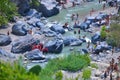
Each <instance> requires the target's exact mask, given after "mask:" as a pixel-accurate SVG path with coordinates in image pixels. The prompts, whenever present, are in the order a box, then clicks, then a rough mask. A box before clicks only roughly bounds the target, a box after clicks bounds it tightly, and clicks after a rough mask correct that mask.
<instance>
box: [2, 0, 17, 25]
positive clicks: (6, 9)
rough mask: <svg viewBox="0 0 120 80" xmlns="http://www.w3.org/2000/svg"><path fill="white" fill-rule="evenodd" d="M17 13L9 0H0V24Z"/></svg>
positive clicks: (5, 22)
mask: <svg viewBox="0 0 120 80" xmlns="http://www.w3.org/2000/svg"><path fill="white" fill-rule="evenodd" d="M16 14H17V7H16V5H15V4H14V3H12V2H10V0H0V26H2V25H4V24H7V22H8V21H9V20H10V19H11V18H12V17H13V16H14V15H16Z"/></svg>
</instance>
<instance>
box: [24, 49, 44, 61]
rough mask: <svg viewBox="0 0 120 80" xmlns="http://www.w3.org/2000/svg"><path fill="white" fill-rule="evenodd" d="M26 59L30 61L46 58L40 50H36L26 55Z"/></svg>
mask: <svg viewBox="0 0 120 80" xmlns="http://www.w3.org/2000/svg"><path fill="white" fill-rule="evenodd" d="M25 57H26V58H27V59H29V60H44V59H45V56H44V55H43V53H42V52H41V51H40V50H39V49H34V50H32V51H30V52H27V53H26V54H25Z"/></svg>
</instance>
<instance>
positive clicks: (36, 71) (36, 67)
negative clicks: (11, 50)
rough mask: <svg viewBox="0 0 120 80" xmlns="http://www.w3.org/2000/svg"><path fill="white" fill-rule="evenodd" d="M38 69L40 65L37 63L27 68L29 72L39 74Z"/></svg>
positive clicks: (39, 69)
mask: <svg viewBox="0 0 120 80" xmlns="http://www.w3.org/2000/svg"><path fill="white" fill-rule="evenodd" d="M40 71H41V67H40V66H39V65H36V66H34V67H32V68H31V69H30V70H29V73H33V74H36V75H39V73H40Z"/></svg>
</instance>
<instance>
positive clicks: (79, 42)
mask: <svg viewBox="0 0 120 80" xmlns="http://www.w3.org/2000/svg"><path fill="white" fill-rule="evenodd" d="M81 44H82V41H81V40H76V41H74V42H71V43H70V46H81Z"/></svg>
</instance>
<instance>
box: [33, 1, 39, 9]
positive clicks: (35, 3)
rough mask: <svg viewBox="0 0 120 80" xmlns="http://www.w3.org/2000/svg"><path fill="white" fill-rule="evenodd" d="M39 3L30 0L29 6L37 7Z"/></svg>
mask: <svg viewBox="0 0 120 80" xmlns="http://www.w3.org/2000/svg"><path fill="white" fill-rule="evenodd" d="M39 5H40V2H39V1H38V0H32V1H31V7H32V8H37V7H38V6H39Z"/></svg>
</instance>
